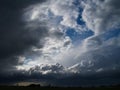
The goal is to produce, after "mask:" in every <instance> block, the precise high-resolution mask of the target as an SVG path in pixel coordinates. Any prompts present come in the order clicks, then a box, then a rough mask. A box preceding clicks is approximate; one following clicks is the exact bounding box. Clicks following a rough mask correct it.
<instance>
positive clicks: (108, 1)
mask: <svg viewBox="0 0 120 90" xmlns="http://www.w3.org/2000/svg"><path fill="white" fill-rule="evenodd" d="M119 3H120V2H119V1H118V0H115V1H112V0H98V1H96V0H91V1H89V0H87V2H86V3H84V10H83V13H82V17H83V20H84V21H85V22H86V25H87V26H88V28H89V29H91V30H93V31H94V32H95V34H101V33H104V32H106V31H107V30H111V29H115V28H119V23H120V20H119V15H120V13H119V11H120V7H119V5H118V4H119Z"/></svg>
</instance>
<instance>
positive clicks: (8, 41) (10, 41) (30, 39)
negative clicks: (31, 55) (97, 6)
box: [0, 0, 47, 72]
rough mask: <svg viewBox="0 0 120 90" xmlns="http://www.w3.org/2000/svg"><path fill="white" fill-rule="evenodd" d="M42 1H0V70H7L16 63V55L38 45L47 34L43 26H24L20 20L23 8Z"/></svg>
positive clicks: (40, 45)
mask: <svg viewBox="0 0 120 90" xmlns="http://www.w3.org/2000/svg"><path fill="white" fill-rule="evenodd" d="M38 1H39V3H42V0H37V1H34V0H30V1H29V0H15V1H11V0H1V1H0V13H1V14H0V71H1V72H3V71H5V70H8V71H9V68H12V67H13V66H14V65H17V64H19V63H18V58H17V56H18V55H23V54H24V52H26V51H27V50H30V48H31V47H32V46H36V47H40V48H41V47H42V43H41V44H39V45H38V43H39V42H40V40H41V39H42V38H44V36H46V35H47V29H46V28H45V27H39V28H37V29H35V30H30V28H25V22H24V21H23V20H22V15H23V9H24V8H25V7H27V6H29V5H30V4H31V3H32V4H33V3H36V2H38Z"/></svg>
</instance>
